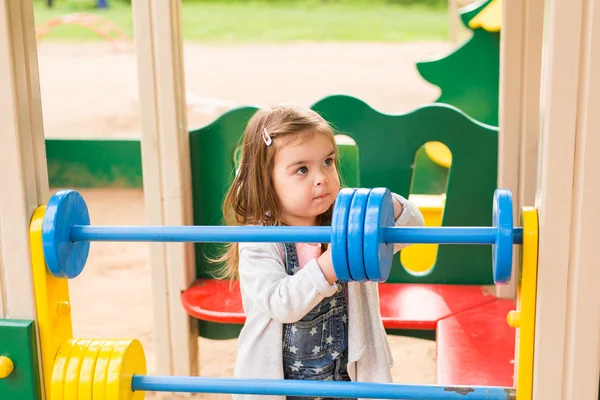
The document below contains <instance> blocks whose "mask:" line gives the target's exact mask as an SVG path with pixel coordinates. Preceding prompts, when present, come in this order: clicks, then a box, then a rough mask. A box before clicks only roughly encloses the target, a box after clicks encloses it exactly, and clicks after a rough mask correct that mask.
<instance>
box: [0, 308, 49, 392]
mask: <svg viewBox="0 0 600 400" xmlns="http://www.w3.org/2000/svg"><path fill="white" fill-rule="evenodd" d="M0 356H5V357H8V358H10V359H11V361H12V362H13V365H14V370H13V372H12V373H11V374H10V375H9V376H8V377H7V378H4V379H0V399H6V400H8V399H19V400H38V399H41V392H40V376H39V369H38V355H37V344H36V335H35V327H34V322H33V321H30V320H16V319H0Z"/></svg>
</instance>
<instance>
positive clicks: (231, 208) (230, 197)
mask: <svg viewBox="0 0 600 400" xmlns="http://www.w3.org/2000/svg"><path fill="white" fill-rule="evenodd" d="M265 130H266V131H267V133H268V135H269V136H270V137H271V140H272V143H271V144H270V145H269V146H267V144H266V143H265V132H264V131H265ZM315 134H321V135H326V136H327V137H329V138H330V139H331V143H332V145H333V148H334V149H335V154H336V157H335V160H336V161H335V162H336V164H337V162H338V158H339V157H337V155H338V154H337V153H338V149H337V145H336V143H335V138H334V133H333V129H332V128H331V126H330V125H329V124H328V123H327V121H325V119H323V117H321V116H320V115H319V114H318V113H317V112H315V111H313V110H311V109H308V108H303V107H299V106H294V105H280V106H277V107H274V108H263V109H260V110H258V111H257V112H256V113H255V114H254V115H253V116H252V118H251V119H250V121H249V122H248V125H247V126H246V129H245V131H244V135H243V139H242V140H243V141H242V147H241V151H242V154H241V159H240V162H239V169H238V171H237V174H236V176H235V178H234V180H233V183H232V184H231V187H230V188H229V191H228V192H227V195H226V197H225V200H224V202H223V217H224V219H225V223H226V224H227V225H271V226H272V225H284V224H285V221H282V220H281V206H280V203H279V199H278V198H277V194H276V193H275V189H274V187H273V184H272V180H271V176H272V172H273V164H274V159H275V154H276V153H277V150H278V149H280V148H281V147H282V146H284V145H289V144H292V143H297V142H299V141H304V140H307V139H309V138H310V137H312V135H315ZM336 167H337V165H336ZM338 171H339V168H338ZM332 210H333V205H332V206H331V207H330V208H329V210H327V211H326V212H325V213H323V214H321V215H320V216H319V217H318V218H317V224H319V225H329V224H331V213H332ZM213 261H216V262H218V263H221V264H222V267H221V268H220V269H219V270H217V272H216V274H215V278H217V279H230V280H232V281H233V280H237V279H238V277H239V275H238V262H239V254H238V244H237V243H229V244H227V246H226V248H225V252H224V253H223V255H222V256H221V257H219V258H217V259H214V260H213Z"/></svg>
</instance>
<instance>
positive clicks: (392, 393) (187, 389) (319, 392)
mask: <svg viewBox="0 0 600 400" xmlns="http://www.w3.org/2000/svg"><path fill="white" fill-rule="evenodd" d="M131 389H132V390H133V391H134V392H135V391H146V392H184V393H220V394H253V395H271V396H311V397H346V398H351V397H352V398H375V399H403V400H417V399H418V400H425V399H427V400H440V399H445V400H450V399H463V400H484V399H485V400H495V399H497V400H500V399H502V400H506V399H507V398H512V397H509V396H511V395H512V396H514V395H515V389H514V388H509V387H502V386H441V385H407V384H397V383H370V382H333V381H310V380H305V381H300V380H282V379H238V378H205V377H195V376H194V377H186V376H184V377H179V376H147V375H133V377H132V380H131Z"/></svg>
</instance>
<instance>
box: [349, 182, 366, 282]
mask: <svg viewBox="0 0 600 400" xmlns="http://www.w3.org/2000/svg"><path fill="white" fill-rule="evenodd" d="M370 192H371V190H370V189H357V190H356V193H354V197H353V198H352V203H351V204H350V215H349V216H348V265H349V266H350V275H351V276H352V280H353V281H355V282H365V281H367V280H368V279H367V272H366V271H365V262H364V256H363V246H364V240H363V238H364V227H365V214H366V211H367V200H368V199H369V193H370Z"/></svg>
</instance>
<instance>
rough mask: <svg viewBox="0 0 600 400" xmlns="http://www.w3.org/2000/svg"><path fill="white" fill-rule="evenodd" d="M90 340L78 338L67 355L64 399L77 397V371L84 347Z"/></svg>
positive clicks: (79, 368)
mask: <svg viewBox="0 0 600 400" xmlns="http://www.w3.org/2000/svg"><path fill="white" fill-rule="evenodd" d="M91 342H92V341H91V340H90V339H80V340H78V341H77V343H75V345H73V348H72V349H71V354H70V355H69V362H68V363H67V368H66V370H65V386H64V389H65V390H64V398H65V399H69V400H71V399H77V394H78V392H79V371H80V370H81V362H82V360H83V355H84V354H85V351H86V349H87V348H88V346H89V345H90V343H91Z"/></svg>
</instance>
